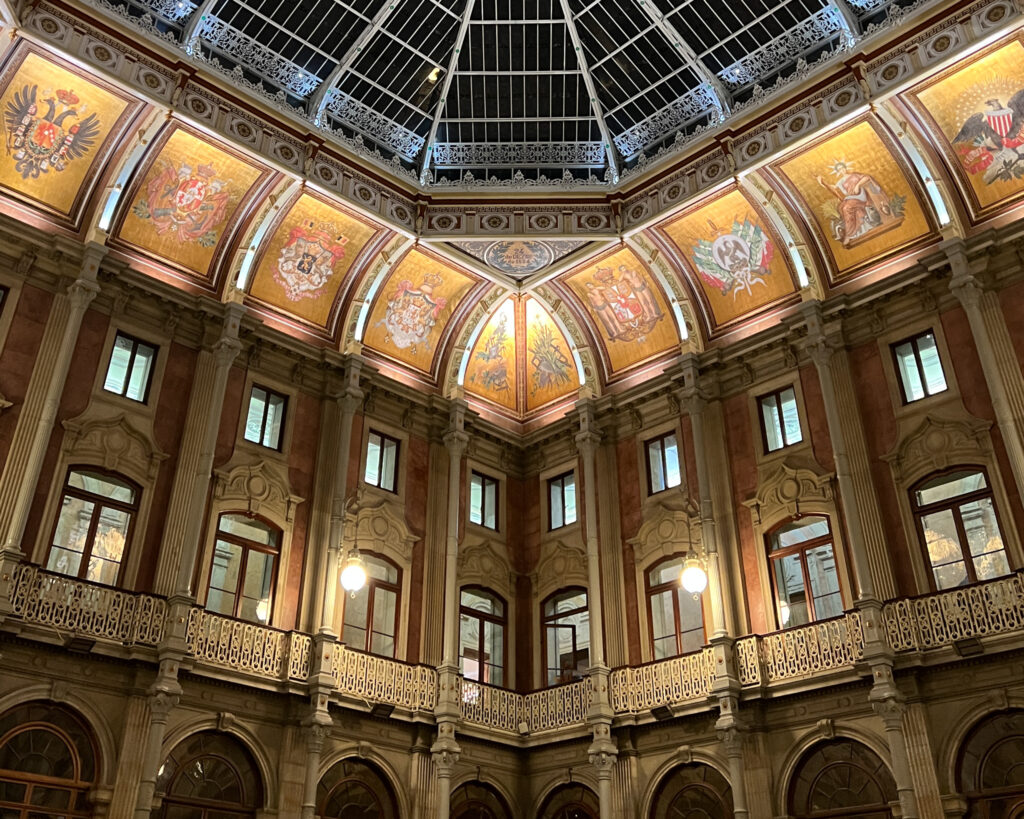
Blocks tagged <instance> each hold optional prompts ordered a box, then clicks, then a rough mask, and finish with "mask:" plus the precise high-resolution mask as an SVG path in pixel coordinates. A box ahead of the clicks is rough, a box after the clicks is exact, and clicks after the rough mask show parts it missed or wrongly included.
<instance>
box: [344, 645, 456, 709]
mask: <svg viewBox="0 0 1024 819" xmlns="http://www.w3.org/2000/svg"><path fill="white" fill-rule="evenodd" d="M331 670H332V672H333V674H334V681H335V683H336V684H337V686H338V689H339V693H340V694H342V695H343V696H344V695H349V696H352V697H356V698H358V699H362V700H369V701H371V702H385V703H390V704H391V705H397V706H400V707H402V708H408V709H409V710H410V711H430V710H433V708H434V706H435V705H436V704H437V671H435V670H434V669H433V668H430V667H428V666H425V665H410V664H409V663H402V662H399V661H398V660H390V659H388V658H387V657H377V656H375V655H373V654H363V653H362V652H359V651H353V650H352V649H350V648H346V647H345V646H341V645H336V646H335V647H334V657H333V658H332V661H331Z"/></svg>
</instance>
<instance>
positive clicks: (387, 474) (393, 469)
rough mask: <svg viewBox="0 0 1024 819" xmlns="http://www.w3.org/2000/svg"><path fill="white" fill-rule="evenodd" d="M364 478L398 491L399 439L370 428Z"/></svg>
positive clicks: (374, 484) (370, 482) (391, 490)
mask: <svg viewBox="0 0 1024 819" xmlns="http://www.w3.org/2000/svg"><path fill="white" fill-rule="evenodd" d="M363 480H364V481H366V483H368V484H370V486H379V487H380V488H381V489H386V490H387V491H388V492H397V491H398V441H396V440H395V439H394V438H389V437H388V436H387V435H384V434H383V433H380V432H374V431H373V430H370V437H369V440H368V442H367V444H366V471H365V472H364V473H363Z"/></svg>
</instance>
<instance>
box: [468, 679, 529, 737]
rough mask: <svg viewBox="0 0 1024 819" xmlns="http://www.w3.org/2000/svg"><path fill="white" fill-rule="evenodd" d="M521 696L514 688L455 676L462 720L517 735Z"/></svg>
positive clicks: (523, 704)
mask: <svg viewBox="0 0 1024 819" xmlns="http://www.w3.org/2000/svg"><path fill="white" fill-rule="evenodd" d="M525 699H526V698H525V697H524V696H523V695H522V694H518V693H516V692H515V691H509V690H507V689H505V688H497V687H495V686H493V685H484V684H482V683H478V682H475V681H473V680H466V679H463V678H462V677H459V703H460V705H461V709H462V718H463V719H464V720H466V722H471V723H474V724H476V725H484V726H486V727H488V728H496V729H497V730H499V731H509V732H511V733H514V734H518V733H519V725H520V723H522V722H523V721H524V720H523V709H524V708H525Z"/></svg>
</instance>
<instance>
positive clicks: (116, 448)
mask: <svg viewBox="0 0 1024 819" xmlns="http://www.w3.org/2000/svg"><path fill="white" fill-rule="evenodd" d="M64 429H65V430H67V433H66V434H65V437H64V452H65V453H66V454H67V456H68V458H69V459H73V460H79V461H83V462H92V463H98V464H102V465H103V468H104V469H107V470H110V471H111V472H124V473H125V474H127V475H128V476H129V477H132V476H137V477H147V478H150V479H152V478H155V477H156V473H157V470H158V469H159V468H160V464H161V462H163V461H164V460H166V458H167V453H165V452H161V451H160V450H159V449H158V448H157V445H156V443H155V442H154V441H153V439H152V438H151V437H150V436H148V435H146V434H145V433H144V432H141V431H140V430H139V429H138V428H137V427H135V425H133V424H132V423H131V421H129V420H128V419H127V418H126V417H125V416H124V415H118V416H116V417H114V418H99V419H86V418H76V419H73V420H69V421H65V422H64Z"/></svg>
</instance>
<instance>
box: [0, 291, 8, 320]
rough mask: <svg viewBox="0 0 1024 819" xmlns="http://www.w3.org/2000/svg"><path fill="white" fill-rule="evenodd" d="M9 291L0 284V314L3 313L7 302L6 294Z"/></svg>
mask: <svg viewBox="0 0 1024 819" xmlns="http://www.w3.org/2000/svg"><path fill="white" fill-rule="evenodd" d="M9 292H10V291H9V290H8V289H7V288H6V287H4V286H3V285H2V284H0V316H2V315H3V314H4V305H5V304H7V294H8V293H9Z"/></svg>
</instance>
